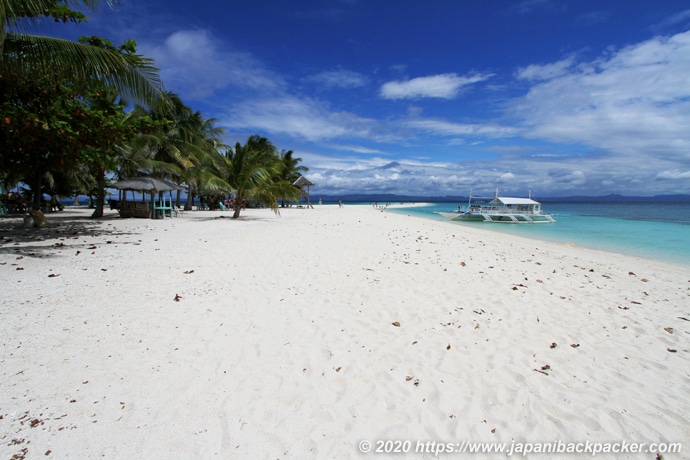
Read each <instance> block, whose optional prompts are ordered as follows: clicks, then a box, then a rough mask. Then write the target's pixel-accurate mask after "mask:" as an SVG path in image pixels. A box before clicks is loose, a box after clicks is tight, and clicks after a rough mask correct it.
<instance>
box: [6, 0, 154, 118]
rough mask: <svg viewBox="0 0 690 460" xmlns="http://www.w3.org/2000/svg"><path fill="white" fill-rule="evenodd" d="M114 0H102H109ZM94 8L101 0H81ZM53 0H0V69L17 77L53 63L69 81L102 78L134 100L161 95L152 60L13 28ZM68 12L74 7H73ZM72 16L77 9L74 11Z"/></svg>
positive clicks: (32, 19) (31, 20) (35, 17)
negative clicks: (24, 32)
mask: <svg viewBox="0 0 690 460" xmlns="http://www.w3.org/2000/svg"><path fill="white" fill-rule="evenodd" d="M113 1H114V0H106V2H107V3H108V4H112V3H113ZM81 2H82V3H83V4H84V5H85V6H86V7H87V8H89V9H93V8H94V7H95V5H96V4H97V3H100V2H99V0H81ZM57 5H58V2H57V1H56V0H0V72H2V73H3V75H6V76H13V77H14V78H15V79H16V81H17V82H21V81H22V80H23V79H24V78H25V77H26V76H28V75H31V73H32V72H35V71H36V69H51V72H54V73H55V75H56V76H57V77H58V78H60V79H64V80H68V81H73V82H88V81H91V80H93V79H97V80H100V81H102V82H103V83H105V84H106V85H108V86H112V87H114V88H116V89H117V90H118V92H119V93H120V95H121V96H122V97H123V98H125V99H127V100H130V101H132V102H139V103H142V104H145V105H152V104H154V103H156V102H158V101H164V98H162V97H161V96H162V91H161V88H162V83H161V81H160V77H159V75H158V69H156V68H155V67H153V61H152V60H151V59H148V58H145V57H143V56H140V55H137V54H135V53H122V52H120V51H117V50H114V49H106V48H104V47H98V46H91V45H89V44H84V43H76V42H72V41H69V40H62V39H58V38H52V37H44V36H38V35H30V34H23V33H17V31H18V30H21V29H24V28H25V27H26V24H35V23H38V22H40V20H41V19H43V18H44V16H46V15H47V14H50V13H47V12H51V11H55V9H56V7H57ZM70 13H75V12H71V11H70ZM75 17H76V19H75V21H77V22H78V21H79V20H80V19H79V18H80V17H81V15H80V14H79V13H76V16H75ZM64 20H67V19H66V18H63V21H64Z"/></svg>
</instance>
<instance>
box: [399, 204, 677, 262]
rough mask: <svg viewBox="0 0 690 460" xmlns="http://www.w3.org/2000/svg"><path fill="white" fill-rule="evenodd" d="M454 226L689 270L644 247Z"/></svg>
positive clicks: (489, 226)
mask: <svg viewBox="0 0 690 460" xmlns="http://www.w3.org/2000/svg"><path fill="white" fill-rule="evenodd" d="M403 208H404V207H398V208H396V210H394V212H397V213H402V212H403V211H404V210H403ZM409 216H411V217H419V218H423V219H428V220H431V221H438V222H445V223H448V221H447V220H444V219H435V218H432V217H430V216H428V215H422V214H409ZM453 224H454V225H459V226H462V227H466V228H469V229H476V230H481V231H487V230H488V231H490V232H494V233H496V234H500V235H506V236H508V237H513V236H516V237H518V238H525V239H528V240H532V241H540V242H543V243H553V244H562V245H566V246H573V247H579V248H583V249H588V250H593V251H599V252H604V253H609V254H611V255H612V256H623V257H632V258H638V259H644V260H648V261H650V262H660V263H666V264H670V265H675V266H677V267H678V268H679V269H684V270H687V269H690V260H686V259H685V258H684V257H678V256H671V255H669V254H666V253H663V252H662V253H659V252H658V251H657V252H653V253H652V252H651V251H648V250H646V249H645V248H646V247H639V246H630V247H615V248H611V247H610V246H608V245H607V243H606V242H599V243H590V244H589V245H587V244H583V243H581V242H573V241H571V240H568V239H567V238H565V237H564V238H563V239H561V238H560V237H558V236H552V235H544V234H536V235H534V234H517V233H512V232H510V231H505V230H510V229H513V228H514V227H515V225H512V224H491V223H474V224H470V223H453ZM539 225H553V224H539ZM555 225H558V222H556V224H555Z"/></svg>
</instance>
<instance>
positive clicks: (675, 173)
mask: <svg viewBox="0 0 690 460" xmlns="http://www.w3.org/2000/svg"><path fill="white" fill-rule="evenodd" d="M656 178H657V179H671V180H679V179H690V171H679V170H678V169H673V170H670V171H660V172H659V174H657V175H656Z"/></svg>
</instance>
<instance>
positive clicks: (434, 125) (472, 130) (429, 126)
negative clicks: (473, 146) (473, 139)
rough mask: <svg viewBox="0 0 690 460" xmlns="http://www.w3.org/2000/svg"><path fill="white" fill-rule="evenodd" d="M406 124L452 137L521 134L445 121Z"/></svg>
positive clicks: (503, 129)
mask: <svg viewBox="0 0 690 460" xmlns="http://www.w3.org/2000/svg"><path fill="white" fill-rule="evenodd" d="M405 124H406V125H407V126H409V127H411V128H415V129H418V130H422V131H426V132H429V133H433V134H440V135H450V136H487V137H505V136H514V135H516V134H517V133H518V132H519V131H518V129H516V128H513V127H510V126H498V125H492V124H466V123H452V122H448V121H443V120H430V119H418V120H410V121H407V122H405ZM456 142H457V141H456Z"/></svg>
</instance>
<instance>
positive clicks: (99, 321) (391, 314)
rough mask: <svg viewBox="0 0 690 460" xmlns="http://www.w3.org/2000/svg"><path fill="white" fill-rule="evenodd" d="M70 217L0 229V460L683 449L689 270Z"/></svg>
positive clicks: (433, 230) (415, 241)
mask: <svg viewBox="0 0 690 460" xmlns="http://www.w3.org/2000/svg"><path fill="white" fill-rule="evenodd" d="M65 213H66V214H63V215H61V216H53V215H52V214H49V215H48V219H49V227H48V228H46V229H43V230H34V229H30V230H27V231H24V230H22V229H17V228H13V229H12V230H11V231H7V226H8V225H10V224H13V223H12V222H10V221H8V220H6V219H1V220H0V236H1V237H2V238H1V239H0V264H1V265H0V270H1V271H2V277H3V279H4V284H5V286H4V291H5V296H4V298H3V300H2V302H0V315H1V317H2V321H0V335H1V336H2V337H3V340H2V341H1V342H0V344H1V347H0V362H2V363H3V366H2V367H1V368H0V375H1V376H2V379H3V382H4V384H3V392H2V394H0V415H2V417H1V418H0V438H2V441H3V442H2V443H0V453H1V454H2V455H3V456H4V457H5V458H9V457H11V456H12V455H14V454H16V453H17V452H19V451H20V450H21V449H22V448H27V449H28V454H27V457H26V458H45V457H44V454H45V453H46V452H47V451H50V452H51V455H52V456H54V457H55V458H63V457H66V456H73V457H90V458H92V457H96V456H106V457H108V458H128V457H132V456H140V457H155V458H162V457H166V458H170V457H175V458H192V457H195V458H206V457H212V456H220V457H223V456H226V457H227V456H232V457H237V458H240V457H243V458H249V457H254V458H257V457H269V456H270V457H277V456H281V455H282V456H285V457H287V458H304V457H327V458H361V457H362V456H363V455H362V454H361V452H359V450H358V447H357V446H358V443H359V442H360V441H362V440H369V441H371V442H372V443H375V442H376V441H377V440H390V439H400V440H411V441H413V442H414V441H416V440H424V441H435V442H439V443H441V442H455V441H461V440H470V441H476V442H481V441H485V442H502V443H510V442H512V441H517V442H538V441H545V442H548V441H556V440H562V441H564V442H571V441H572V442H585V441H592V442H608V441H612V440H613V441H619V440H620V441H629V442H682V443H684V445H683V447H684V448H685V449H686V450H687V449H688V448H690V445H688V440H690V429H689V428H688V426H690V419H689V417H690V416H689V415H688V414H690V402H688V400H687V398H686V395H687V393H688V391H689V390H690V376H689V375H688V373H687V369H688V359H689V356H690V355H689V354H688V353H690V309H688V300H689V299H690V291H689V287H690V270H679V269H678V267H676V266H674V265H670V264H666V263H662V262H651V263H650V262H649V261H647V260H640V259H637V258H634V257H626V256H620V257H619V256H612V255H611V254H609V253H604V252H601V251H596V250H589V249H587V248H581V247H566V246H561V245H559V244H558V243H550V242H547V244H541V243H540V244H535V242H534V241H533V240H530V239H526V238H520V237H517V238H513V237H512V235H511V236H505V235H503V234H501V235H493V234H489V233H487V232H483V231H481V230H478V229H477V230H474V229H465V228H464V227H463V229H462V231H460V230H459V229H458V228H457V227H453V226H445V225H438V224H437V223H434V221H433V220H426V219H419V218H414V216H412V217H413V218H410V217H411V216H407V215H405V214H397V213H386V212H380V211H379V210H375V209H371V208H370V207H366V206H365V207H359V206H347V204H346V206H345V207H344V208H342V209H339V208H338V206H337V205H322V206H318V205H317V206H315V207H314V209H313V210H312V209H304V208H302V209H297V208H288V209H281V214H282V217H277V216H275V215H274V214H273V213H272V212H271V211H270V210H267V209H257V210H253V209H249V210H246V211H243V217H242V218H240V220H233V219H230V218H229V216H230V213H229V212H225V213H224V212H222V211H187V212H185V213H184V215H183V217H180V218H173V219H165V220H148V219H120V218H119V217H117V214H116V213H115V214H114V215H111V212H110V211H107V213H108V217H107V218H106V219H104V220H103V221H91V220H90V219H88V215H89V214H90V211H81V210H68V211H65ZM55 214H58V213H55ZM221 217H222V218H221ZM19 222H20V219H17V221H16V224H19ZM471 230H474V231H471ZM10 240H11V241H10ZM669 331H670V332H669ZM13 440H16V442H15V443H13ZM681 455H686V453H685V451H683V453H682V454H681ZM412 457H413V458H428V457H425V456H424V455H416V456H414V455H412ZM49 458H50V457H49ZM552 458H553V457H552ZM631 458H649V455H645V456H640V457H634V456H631ZM652 458H653V455H652ZM667 458H676V457H674V456H673V455H670V454H669V455H668V456H667Z"/></svg>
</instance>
